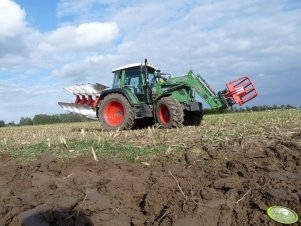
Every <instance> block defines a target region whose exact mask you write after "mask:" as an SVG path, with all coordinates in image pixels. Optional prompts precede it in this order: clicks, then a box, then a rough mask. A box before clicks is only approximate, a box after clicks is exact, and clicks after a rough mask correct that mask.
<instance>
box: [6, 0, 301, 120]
mask: <svg viewBox="0 0 301 226" xmlns="http://www.w3.org/2000/svg"><path fill="white" fill-rule="evenodd" d="M145 58H147V59H148V61H150V62H152V63H154V64H155V65H157V67H158V68H160V69H161V71H162V72H168V73H171V74H172V75H173V76H181V75H184V74H185V73H187V71H188V70H190V69H191V70H193V71H194V72H195V73H198V74H201V75H202V76H203V77H204V78H205V79H206V81H207V82H208V83H209V84H210V86H211V87H212V88H213V89H214V90H215V91H219V90H223V89H224V88H225V84H226V83H227V82H228V81H231V80H233V79H235V78H237V77H239V76H240V75H248V76H249V77H250V78H251V79H252V80H253V82H254V83H255V85H256V87H257V88H258V92H259V95H258V97H257V98H256V99H254V100H253V101H252V102H250V104H249V106H252V105H264V104H267V105H272V104H277V105H281V104H292V105H295V106H301V87H300V86H301V1H300V0H277V1H275V0H266V1H262V0H244V1H237V0H218V1H214V0H189V1H188V0H166V1H162V0H160V1H159V0H152V1H146V0H140V1H137V0H124V1H118V0H48V1H40V0H16V1H12V0H0V99H1V106H0V120H4V121H5V122H7V123H8V122H11V121H15V122H16V123H18V122H19V120H20V118H21V117H33V116H34V115H36V114H55V113H65V112H64V110H63V109H61V108H60V107H59V105H58V104H57V102H59V101H67V102H68V101H69V102H70V101H71V102H72V101H73V100H74V97H73V96H72V94H70V93H67V92H66V91H64V90H63V87H66V86H70V85H74V84H85V83H96V82H98V83H102V84H106V85H111V83H112V73H111V70H112V69H113V68H116V67H119V66H122V65H124V64H130V63H136V62H143V61H144V59H145Z"/></svg>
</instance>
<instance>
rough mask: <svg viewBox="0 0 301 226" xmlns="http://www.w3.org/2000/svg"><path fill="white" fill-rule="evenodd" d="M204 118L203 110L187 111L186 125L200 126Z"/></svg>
mask: <svg viewBox="0 0 301 226" xmlns="http://www.w3.org/2000/svg"><path fill="white" fill-rule="evenodd" d="M202 119H203V111H185V112H184V126H199V125H200V124H201V121H202Z"/></svg>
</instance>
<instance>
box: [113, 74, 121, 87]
mask: <svg viewBox="0 0 301 226" xmlns="http://www.w3.org/2000/svg"><path fill="white" fill-rule="evenodd" d="M120 80H121V71H116V72H115V74H114V80H113V85H112V88H113V89H114V88H115V89H116V88H120Z"/></svg>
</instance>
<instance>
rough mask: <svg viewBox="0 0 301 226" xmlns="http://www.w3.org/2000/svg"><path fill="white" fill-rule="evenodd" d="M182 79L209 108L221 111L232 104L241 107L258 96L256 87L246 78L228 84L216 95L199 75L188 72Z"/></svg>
mask: <svg viewBox="0 0 301 226" xmlns="http://www.w3.org/2000/svg"><path fill="white" fill-rule="evenodd" d="M184 78H185V80H186V81H185V82H186V84H187V85H189V86H190V87H191V88H192V89H194V90H195V92H196V93H197V94H198V95H199V96H200V97H201V98H202V99H203V100H204V101H205V102H206V103H207V104H208V105H209V106H210V107H211V108H218V109H223V108H228V107H231V106H232V105H233V104H239V105H240V106H241V105H243V104H245V103H246V102H248V101H250V100H252V99H253V98H255V97H256V96H257V95H258V92H257V89H256V87H255V86H254V84H253V83H252V81H251V80H250V79H249V78H248V77H246V76H244V77H241V78H238V79H236V80H233V81H231V82H228V83H227V84H226V87H227V88H226V89H225V90H224V91H220V92H218V93H217V94H216V93H215V92H214V91H213V90H212V89H211V88H210V86H209V85H208V84H207V82H206V81H205V80H204V79H203V78H202V77H201V76H200V75H194V74H193V72H192V71H189V72H188V74H187V75H186V76H184Z"/></svg>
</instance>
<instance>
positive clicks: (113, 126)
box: [98, 93, 135, 130]
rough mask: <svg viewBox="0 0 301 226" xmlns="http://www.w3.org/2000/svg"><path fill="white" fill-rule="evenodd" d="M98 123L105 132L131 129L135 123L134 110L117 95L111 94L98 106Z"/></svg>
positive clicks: (121, 96) (126, 101) (124, 99)
mask: <svg viewBox="0 0 301 226" xmlns="http://www.w3.org/2000/svg"><path fill="white" fill-rule="evenodd" d="M98 115H99V121H100V123H101V125H102V127H103V128H104V129H105V130H117V129H118V128H119V129H121V130H127V129H131V128H132V127H133V125H134V121H135V112H134V108H133V107H132V106H131V105H130V103H129V102H128V100H127V99H126V98H125V97H124V96H123V95H121V94H119V93H111V94H108V95H107V96H105V97H104V99H103V100H102V101H101V102H100V104H99V109H98Z"/></svg>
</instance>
